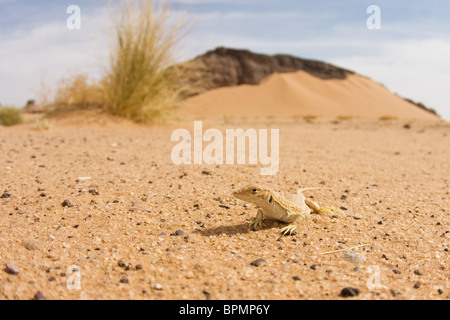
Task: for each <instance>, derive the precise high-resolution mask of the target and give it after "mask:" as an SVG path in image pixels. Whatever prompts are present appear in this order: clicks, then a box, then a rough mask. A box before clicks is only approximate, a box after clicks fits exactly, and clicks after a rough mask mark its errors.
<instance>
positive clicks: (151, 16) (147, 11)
mask: <svg viewBox="0 0 450 320" xmlns="http://www.w3.org/2000/svg"><path fill="white" fill-rule="evenodd" d="M164 3H165V4H164V5H160V4H159V2H156V1H152V0H119V1H115V2H113V1H111V3H110V7H109V9H110V16H111V17H112V21H111V22H112V28H110V29H109V31H108V32H110V34H108V36H109V38H110V41H111V44H110V59H109V61H108V62H107V65H105V67H104V70H102V71H103V72H102V79H101V80H100V81H98V82H92V81H89V80H88V77H87V76H86V75H76V76H73V77H71V78H68V79H66V80H64V81H62V82H61V85H60V86H59V87H58V89H57V90H56V94H55V96H54V99H53V100H52V101H50V102H47V105H49V106H51V108H50V111H57V112H58V111H73V110H77V109H86V108H91V107H101V108H103V109H104V110H105V111H107V112H108V113H110V114H113V115H117V116H121V117H126V118H128V119H131V120H134V121H136V122H150V121H155V120H161V119H164V118H165V116H167V115H168V114H169V112H170V110H171V109H173V108H174V107H175V106H177V103H178V102H179V101H180V100H181V97H182V93H183V92H185V91H186V90H187V89H186V84H184V83H183V77H182V70H181V69H180V68H176V67H173V66H172V65H173V63H174V62H175V60H174V58H175V57H174V56H175V53H176V46H177V44H178V43H179V41H180V40H181V39H182V37H183V35H184V34H185V33H184V30H185V28H186V27H187V23H185V22H184V16H182V15H180V16H175V13H174V11H171V10H170V8H169V3H168V1H164Z"/></svg>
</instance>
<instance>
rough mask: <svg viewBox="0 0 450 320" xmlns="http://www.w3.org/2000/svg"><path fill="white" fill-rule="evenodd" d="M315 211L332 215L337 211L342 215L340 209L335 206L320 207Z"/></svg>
mask: <svg viewBox="0 0 450 320" xmlns="http://www.w3.org/2000/svg"><path fill="white" fill-rule="evenodd" d="M317 213H319V214H325V215H329V216H331V215H333V214H334V213H338V214H341V215H343V214H344V213H343V212H342V210H340V209H336V208H335V207H322V208H320V209H319V210H318V211H317Z"/></svg>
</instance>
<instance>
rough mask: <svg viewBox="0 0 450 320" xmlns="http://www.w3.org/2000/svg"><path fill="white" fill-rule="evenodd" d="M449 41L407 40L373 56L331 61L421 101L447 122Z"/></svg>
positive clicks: (449, 109)
mask: <svg viewBox="0 0 450 320" xmlns="http://www.w3.org/2000/svg"><path fill="white" fill-rule="evenodd" d="M448 57H450V40H446V39H409V40H403V41H395V42H394V41H392V42H388V43H384V44H383V45H382V46H381V47H379V48H378V49H377V52H376V53H374V54H365V55H360V56H348V57H341V58H336V59H331V62H333V63H335V64H337V65H340V66H344V67H347V68H349V69H352V70H355V71H357V72H358V73H360V74H364V75H366V76H369V77H370V78H372V79H373V80H375V81H378V82H381V83H383V84H384V85H385V86H386V87H387V88H389V89H390V90H391V91H393V92H396V93H398V94H399V95H401V96H403V97H406V98H411V99H413V100H414V101H418V102H422V103H424V104H425V105H427V106H428V107H431V108H434V109H436V111H437V112H438V113H439V114H440V115H441V116H442V117H443V118H444V119H446V120H450V100H449V98H448V87H449V84H450V61H449V59H448Z"/></svg>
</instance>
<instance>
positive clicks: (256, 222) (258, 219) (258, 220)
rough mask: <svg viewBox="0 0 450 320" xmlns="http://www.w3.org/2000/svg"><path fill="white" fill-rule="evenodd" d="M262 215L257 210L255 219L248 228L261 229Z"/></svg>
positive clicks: (262, 224) (259, 210)
mask: <svg viewBox="0 0 450 320" xmlns="http://www.w3.org/2000/svg"><path fill="white" fill-rule="evenodd" d="M263 220H264V214H263V212H262V210H261V209H258V213H257V214H256V218H255V220H254V221H253V222H251V223H250V228H253V227H255V228H262V227H264V223H263Z"/></svg>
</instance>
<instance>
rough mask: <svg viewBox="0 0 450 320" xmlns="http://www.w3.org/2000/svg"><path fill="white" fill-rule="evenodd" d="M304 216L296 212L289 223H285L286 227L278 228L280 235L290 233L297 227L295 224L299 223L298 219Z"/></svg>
mask: <svg viewBox="0 0 450 320" xmlns="http://www.w3.org/2000/svg"><path fill="white" fill-rule="evenodd" d="M304 218H305V215H304V214H298V215H297V216H296V217H295V219H294V220H293V221H292V222H291V224H289V225H287V226H286V227H284V228H282V229H281V230H280V233H281V235H283V236H285V235H291V234H292V232H294V231H295V229H297V226H298V225H299V224H300V221H301V220H302V219H304Z"/></svg>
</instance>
